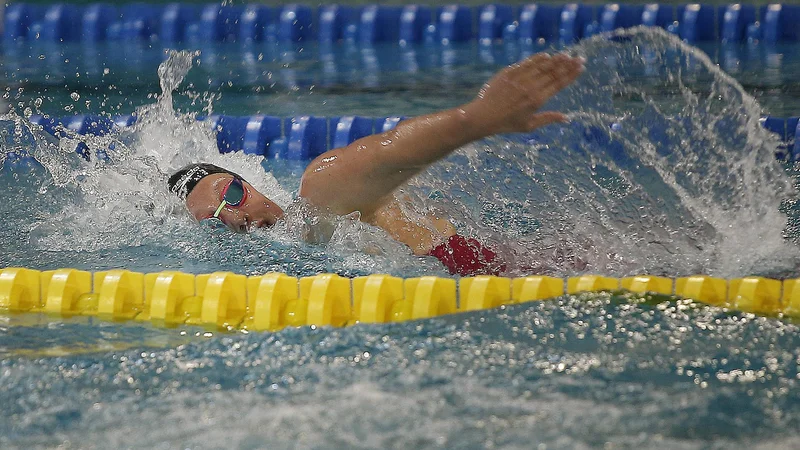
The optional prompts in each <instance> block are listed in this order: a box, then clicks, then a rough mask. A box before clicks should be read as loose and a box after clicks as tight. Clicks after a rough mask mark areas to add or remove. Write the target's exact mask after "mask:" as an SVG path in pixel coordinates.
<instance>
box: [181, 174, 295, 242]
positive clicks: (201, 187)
mask: <svg viewBox="0 0 800 450" xmlns="http://www.w3.org/2000/svg"><path fill="white" fill-rule="evenodd" d="M232 178H233V177H232V176H231V175H228V174H224V173H216V174H211V175H209V176H207V177H205V178H203V179H202V180H200V182H198V183H197V186H195V188H194V189H193V190H192V192H191V193H190V194H189V196H188V197H186V206H187V207H188V208H189V213H190V214H191V215H192V216H193V217H194V218H195V220H197V221H198V222H199V221H201V220H203V219H207V218H209V217H211V216H212V215H213V214H214V211H216V210H217V208H218V207H219V204H220V203H221V202H222V191H223V189H225V186H226V185H227V184H228V183H229V182H230V181H231V179H232ZM242 184H243V185H244V188H245V190H246V191H247V198H246V199H245V201H244V203H242V204H241V205H239V206H237V207H233V206H228V205H226V206H225V207H224V208H222V210H221V211H220V213H219V219H220V220H221V221H222V223H224V224H225V225H226V226H227V227H228V228H230V229H231V230H233V231H236V232H239V233H246V232H247V231H248V230H250V229H253V228H261V227H268V226H272V225H274V224H275V222H277V221H278V220H279V219H280V218H281V217H283V210H282V209H281V207H280V206H278V205H276V204H275V202H273V201H272V200H270V199H268V198H267V197H265V196H264V195H263V194H262V193H260V192H258V191H257V190H256V189H255V188H254V187H253V186H252V185H251V184H250V183H248V182H246V181H245V182H244V183H242Z"/></svg>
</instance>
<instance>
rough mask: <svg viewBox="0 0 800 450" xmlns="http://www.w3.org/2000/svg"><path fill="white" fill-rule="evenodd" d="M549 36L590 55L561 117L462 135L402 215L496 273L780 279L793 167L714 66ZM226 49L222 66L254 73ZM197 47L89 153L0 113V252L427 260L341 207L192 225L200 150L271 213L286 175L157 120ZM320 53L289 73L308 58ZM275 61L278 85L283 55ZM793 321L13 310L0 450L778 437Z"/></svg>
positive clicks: (294, 268) (94, 263)
mask: <svg viewBox="0 0 800 450" xmlns="http://www.w3.org/2000/svg"><path fill="white" fill-rule="evenodd" d="M569 51H571V52H573V53H578V54H581V55H585V56H586V57H587V59H588V61H589V63H588V66H589V70H588V71H587V74H586V75H585V76H584V77H583V78H582V79H581V80H580V82H579V83H578V84H577V85H576V86H574V87H571V88H570V89H568V90H567V91H565V92H564V93H563V94H561V95H559V96H558V98H557V99H555V100H554V102H553V104H552V105H551V106H552V107H554V108H561V109H564V110H567V111H570V115H571V118H572V123H571V124H568V125H564V126H553V127H549V128H546V129H543V130H539V131H537V132H535V133H532V134H530V135H525V136H509V137H502V138H493V139H489V140H486V141H483V142H479V143H476V144H473V145H470V146H467V147H466V148H464V149H462V150H461V151H459V152H458V153H457V154H455V155H453V156H452V157H450V158H448V159H447V160H446V161H444V162H443V163H442V164H440V165H437V166H436V167H434V168H431V169H430V170H429V171H428V172H427V173H425V174H424V175H423V176H421V177H419V178H418V179H416V180H415V181H414V182H413V183H412V185H411V186H409V187H408V188H407V189H406V190H405V194H407V195H408V197H409V198H410V199H411V201H412V206H413V208H416V209H417V212H425V210H426V209H428V208H431V209H437V210H440V211H445V212H446V213H447V214H449V215H450V216H451V217H453V220H454V221H455V223H456V225H457V226H458V228H459V230H460V231H461V232H462V233H465V234H473V235H477V236H479V237H481V238H482V239H484V240H487V241H490V242H493V243H495V244H496V245H497V246H498V247H500V248H501V249H502V251H504V252H506V253H507V256H509V257H514V258H515V260H516V264H515V265H514V266H513V269H512V270H513V271H517V272H528V271H532V270H540V271H545V272H548V273H554V274H557V275H567V274H570V273H575V272H581V271H586V272H589V271H592V272H603V273H610V274H616V275H623V274H631V273H638V272H650V273H655V274H668V275H672V276H676V275H681V274H687V273H692V272H695V271H703V272H709V273H712V274H716V275H720V276H739V275H746V274H749V273H752V272H755V273H789V274H793V275H797V274H796V273H794V271H795V270H796V269H794V267H795V266H796V263H797V260H798V258H797V251H796V247H795V246H794V244H793V243H792V242H791V241H789V240H786V239H784V238H783V237H782V235H783V233H784V229H785V227H786V220H787V219H786V216H785V215H783V213H781V212H780V209H781V205H782V204H783V205H784V208H787V205H791V204H792V201H793V198H794V189H793V187H792V180H793V179H792V178H791V177H790V172H787V171H786V170H785V169H784V167H783V166H782V165H781V164H780V163H779V162H778V161H776V160H775V158H774V156H773V152H774V150H775V148H776V146H777V141H775V139H774V137H773V136H771V135H769V134H768V133H766V132H765V131H764V130H763V129H762V128H761V127H760V126H759V125H758V123H757V118H758V116H759V113H760V106H759V104H758V103H756V102H755V100H753V98H752V97H750V96H749V95H747V94H746V93H745V91H743V90H742V88H741V86H740V85H739V84H737V83H736V82H734V81H733V80H732V79H731V78H729V77H728V76H726V75H724V74H722V73H721V72H720V71H719V70H718V69H717V68H716V67H714V65H713V64H711V63H710V61H709V60H708V59H706V58H705V57H704V56H703V55H702V54H698V53H696V50H695V49H693V48H690V47H687V46H685V45H683V44H682V43H680V42H679V41H677V39H675V38H673V37H670V36H667V35H665V34H663V33H659V32H653V31H637V32H633V33H630V34H628V35H626V36H625V37H624V39H618V40H615V41H608V40H602V39H594V40H590V41H587V42H584V43H582V44H580V45H578V46H576V47H573V48H571V49H570V50H569ZM219 56H220V55H216V57H219ZM252 56H253V58H251V61H250V63H249V64H251V65H252V66H253V67H254V68H253V69H252V71H250V72H248V73H247V74H246V75H243V76H248V77H253V76H255V77H256V78H258V77H259V76H261V75H259V74H258V70H259V69H258V68H255V67H257V66H258V63H257V62H255V61H259V59H258V55H252ZM355 56H356V57H359V58H360V57H361V54H357V55H355ZM367 56H368V57H376V58H378V59H379V60H378V61H377V64H378V65H381V64H384V62H383V61H380V56H379V55H369V54H367ZM490 56H491V55H482V57H486V58H489V57H490ZM501 56H502V55H499V56H498V55H495V56H492V57H501ZM428 57H431V58H433V57H436V58H438V57H442V58H444V59H446V60H448V61H450V62H451V63H452V64H451V65H450V66H449V68H442V69H441V71H442V72H446V71H452V73H450V74H449V75H448V77H450V78H448V79H449V80H451V81H449V82H451V83H454V84H453V86H457V85H458V84H457V82H456V81H453V80H455V79H456V78H457V76H456V73H457V71H458V70H457V68H458V67H460V64H462V63H459V62H458V58H459V56H458V55H453V54H450V55H445V54H443V53H442V54H437V55H434V56H429V55H427V54H425V53H419V54H417V55H416V58H417V59H416V61H417V64H419V67H420V68H419V69H418V70H419V71H420V72H419V74H420V78H417V76H413V77H409V76H407V77H406V78H407V79H412V80H413V79H416V81H408V83H420V84H423V85H425V84H426V83H427V81H426V79H425V77H428V76H431V72H433V73H434V75H433V76H434V77H438V76H439V75H438V74H437V73H436V70H439V69H436V70H429V69H428V68H426V67H427V66H425V64H426V63H425V62H424V61H423V59H425V58H428ZM450 58H455V59H450ZM195 59H196V55H195V54H193V53H189V52H184V53H176V54H173V55H172V56H171V57H170V59H169V60H168V61H167V62H165V63H164V65H162V66H161V69H160V70H159V72H158V73H159V76H160V77H161V78H160V81H161V84H162V86H163V87H164V93H163V94H161V95H159V96H158V97H159V101H158V102H156V103H153V104H150V105H148V106H146V107H144V108H142V109H141V110H140V111H139V115H140V120H139V122H138V123H137V125H136V126H134V127H132V128H130V129H128V130H126V131H121V132H118V133H112V134H110V135H108V136H104V137H97V138H82V139H84V141H85V142H84V143H85V145H86V146H87V148H88V149H89V151H90V152H91V153H92V154H96V153H97V152H98V151H100V152H103V153H105V154H106V155H107V156H106V157H105V159H101V158H92V159H91V160H90V161H86V160H83V159H81V158H80V157H78V156H77V155H76V154H75V148H76V145H77V143H78V139H79V138H78V137H77V136H68V137H66V138H63V139H61V140H56V139H54V138H52V137H50V136H48V135H46V134H44V133H43V132H42V131H41V130H39V129H37V127H31V126H30V124H29V123H27V121H25V120H24V119H22V118H20V117H19V116H18V115H17V114H16V113H14V112H12V113H10V114H8V115H5V116H4V117H3V119H2V122H1V123H0V125H2V126H0V137H2V140H0V143H1V144H0V148H1V149H2V151H0V160H2V161H3V162H4V164H5V168H4V169H3V172H2V175H0V190H2V191H3V192H5V194H4V195H5V198H6V199H7V201H5V202H0V214H1V215H2V216H3V218H4V221H3V223H2V224H1V225H0V240H2V242H3V246H1V247H0V265H3V266H5V265H21V266H27V267H35V268H39V269H51V268H57V267H77V268H82V269H89V270H98V269H106V268H109V267H126V268H130V269H133V270H139V271H144V272H154V271H159V270H163V269H168V268H172V269H179V270H184V271H186V272H193V273H201V272H211V271H214V270H233V271H236V272H239V273H245V274H256V273H263V272H266V271H281V272H286V273H289V274H292V275H308V274H313V273H319V272H338V273H340V274H343V275H348V276H352V275H357V274H365V273H374V272H388V273H393V274H396V275H401V276H415V275H421V274H438V275H443V274H444V273H443V270H442V268H441V266H440V265H439V264H438V262H437V261H435V260H432V258H418V257H414V256H413V255H411V254H410V252H409V251H408V250H407V249H405V248H403V247H402V246H400V245H398V244H396V243H393V242H392V241H391V240H389V239H388V238H387V237H386V236H385V235H384V234H383V233H382V232H381V231H380V230H377V229H374V228H372V227H368V226H365V225H363V224H360V223H359V222H357V221H354V220H347V219H342V220H341V221H340V223H339V225H338V226H339V229H338V234H337V239H335V240H334V241H333V242H331V243H330V244H328V245H309V244H305V243H303V242H302V241H301V240H300V239H299V238H298V237H297V235H296V233H294V232H293V231H292V227H291V226H290V225H291V224H290V223H285V224H283V225H281V226H279V227H276V228H275V229H273V230H269V231H261V232H257V233H252V234H249V235H246V236H239V235H232V234H230V233H224V232H215V231H214V230H209V229H205V228H202V227H198V226H197V225H196V224H194V223H193V222H192V221H191V220H190V219H189V218H188V216H187V215H186V213H185V210H184V208H183V206H182V205H181V204H180V202H178V201H177V199H174V198H173V197H172V196H170V195H168V194H167V192H166V187H165V180H166V176H167V174H168V173H169V172H170V171H171V170H174V169H175V168H177V167H180V166H182V165H184V164H186V163H188V162H190V161H193V160H206V161H210V162H214V163H217V164H220V165H223V166H226V167H229V168H231V169H233V170H235V171H236V172H239V173H241V174H242V175H243V176H244V177H245V178H246V179H248V180H249V181H251V182H252V183H253V184H254V185H256V186H257V187H258V188H259V189H261V190H263V191H264V192H266V193H268V195H270V196H271V197H273V198H274V199H275V200H277V201H278V203H280V204H281V205H282V206H287V207H288V205H290V204H291V202H292V195H291V194H290V193H291V192H294V191H296V189H297V184H298V177H299V173H301V171H302V169H303V167H302V166H301V165H297V164H295V163H292V162H285V161H273V162H268V163H267V162H262V161H261V160H259V159H258V158H255V157H249V156H245V155H239V154H229V155H220V154H218V152H217V150H216V143H215V139H214V136H213V135H212V134H211V132H210V131H209V130H208V129H207V128H206V126H205V125H204V124H203V123H201V122H196V121H195V118H194V117H193V116H192V115H186V114H176V113H175V111H174V110H173V102H172V99H171V97H170V93H171V90H172V89H174V88H175V87H177V86H179V85H181V82H182V81H183V80H184V78H185V76H187V72H188V73H190V74H191V73H193V72H198V69H200V70H199V72H201V73H202V71H203V70H205V68H206V67H207V65H205V64H204V63H200V66H199V67H197V62H196V61H194V63H193V60H195ZM159 60H160V59H159ZM338 61H339V60H336V61H326V62H325V64H336V63H338ZM292 64H294V63H292ZM192 67H193V68H192ZM326 67H327V66H326ZM409 67H413V65H409ZM441 67H445V66H441ZM190 68H192V69H191V71H190ZM328 69H330V67H327V69H324V70H328ZM324 70H323V69H321V71H320V72H315V71H314V70H311V71H310V72H311V73H312V75H313V76H320V77H324V76H334V75H332V74H327V75H325V73H324ZM338 70H340V72H338V73H342V72H341V69H338ZM294 73H295V76H296V78H295V81H296V82H298V83H299V81H298V80H299V79H300V78H301V77H302V76H305V75H304V74H305V73H306V70H305V69H303V70H301V69H300V68H299V67H298V68H297V70H296V72H294ZM314 74H315V75H314ZM486 75H488V71H487V73H485V74H481V75H480V76H479V75H475V76H476V78H481V77H482V78H484V79H485V76H486ZM149 76H153V75H152V73H151V74H150V75H149ZM265 76H266V75H265ZM381 76H382V75H381ZM190 77H191V76H190ZM334 78H335V76H334ZM62 82H63V80H62ZM190 82H191V80H190ZM275 82H276V83H278V81H275ZM385 82H386V80H385V79H383V78H381V79H380V83H385ZM468 85H470V83H466V84H465V85H464V86H468ZM233 86H236V84H235V83H234V84H233ZM193 89H197V90H198V91H199V92H203V90H204V89H205V88H204V87H200V85H199V84H196V85H195V87H194V88H193ZM327 89H330V90H331V91H330V92H333V90H335V89H336V88H335V87H330V86H328V87H327ZM454 89H456V90H457V89H458V88H457V87H456V88H454ZM470 89H471V87H470ZM245 91H246V90H245ZM27 92H30V91H27ZM465 92H466V89H465ZM26 95H27V94H26ZM226 95H227V94H226ZM321 95H323V98H326V97H324V95H325V94H321ZM79 96H80V99H81V100H84V99H86V96H85V95H84V93H83V92H81V93H79ZM456 96H457V95H456ZM211 97H213V95H211ZM309 97H314V95H311V96H309ZM212 107H213V108H216V107H217V105H216V104H213V105H212ZM104 112H107V113H113V112H115V109H114V108H113V107H112V108H111V109H109V110H104ZM25 155H30V156H33V157H34V158H35V161H36V162H32V161H33V160H31V159H27V160H26V159H24V158H22V157H24V156H25ZM21 158H22V159H21ZM263 169H267V170H263ZM782 202H783V203H782ZM789 209H790V208H789ZM795 220H796V219H795ZM366 248H371V249H375V248H378V249H381V253H380V254H377V255H375V254H371V253H365V252H363V251H362V250H364V249H366ZM582 265H583V267H581V266H582ZM513 274H514V273H513V272H512V275H513ZM798 331H799V330H798V329H797V326H796V325H795V324H794V323H792V322H791V321H789V320H787V319H783V318H777V319H776V318H767V317H756V316H754V315H751V314H745V313H730V312H727V311H725V310H722V309H718V308H713V307H707V306H704V305H697V304H693V303H691V302H688V301H685V300H678V299H674V298H665V297H658V296H656V297H650V296H645V297H640V296H634V295H610V294H607V293H595V294H584V295H581V296H567V297H563V298H560V299H556V300H553V301H547V302H536V303H529V304H524V305H515V306H510V307H504V308H500V309H496V310H489V311H480V312H475V313H468V314H458V315H452V316H447V317H442V318H437V319H432V320H425V321H419V322H408V323H400V324H389V325H357V326H354V327H348V328H343V329H328V328H298V329H286V330H282V331H280V332H277V333H250V334H246V333H242V334H226V335H219V334H215V333H211V332H207V331H206V330H202V329H195V328H184V327H181V328H175V329H155V328H152V327H151V326H149V325H148V324H146V323H136V322H128V323H125V324H115V323H105V322H98V321H95V320H94V319H90V318H80V317H78V318H72V319H68V320H64V319H59V318H52V317H46V316H41V315H23V316H16V315H15V316H12V317H3V318H0V354H1V355H2V356H3V357H2V358H0V384H2V386H3V389H0V405H2V410H3V415H2V418H0V446H2V447H3V448H52V447H56V446H59V445H60V446H63V447H78V448H95V447H96V448H102V447H113V448H117V447H124V448H172V447H178V446H180V447H196V448H220V447H226V448H227V447H238V448H264V447H269V448H296V447H303V448H308V447H313V448H354V447H356V448H357V447H365V448H408V447H415V448H472V447H495V446H502V447H503V448H525V449H527V448H531V447H532V446H533V445H534V443H535V445H537V446H541V445H543V446H546V447H548V448H576V447H600V446H612V447H636V448H708V447H709V446H712V447H714V446H718V447H728V446H749V445H750V444H753V445H755V444H756V443H757V444H759V445H762V446H765V447H782V448H793V447H797V445H798V443H800V436H798V434H797V430H798V429H799V426H800V398H799V397H798V392H799V391H798V389H797V386H796V384H797V381H798V376H800V375H798V368H799V367H800V350H798V349H800V345H798V344H800V343H798V335H799V334H798Z"/></svg>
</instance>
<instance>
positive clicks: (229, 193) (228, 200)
mask: <svg viewBox="0 0 800 450" xmlns="http://www.w3.org/2000/svg"><path fill="white" fill-rule="evenodd" d="M581 72H583V60H582V59H581V58H575V57H570V56H567V55H564V54H556V55H552V56H551V55H549V54H547V53H539V54H536V55H534V56H531V57H530V58H528V59H526V60H524V61H522V62H520V63H517V64H514V65H511V66H509V67H506V68H505V69H503V70H502V71H500V72H499V73H497V74H496V75H495V76H494V77H492V79H491V80H489V81H488V82H487V83H486V84H485V85H484V86H483V87H482V88H481V90H480V92H479V93H478V95H477V96H476V97H475V99H474V100H472V101H471V102H469V103H467V104H464V105H462V106H460V107H457V108H453V109H448V110H445V111H440V112H437V113H434V114H429V115H425V116H420V117H415V118H412V119H408V120H404V121H402V122H400V123H399V124H398V125H397V127H395V128H394V129H392V130H389V131H386V132H384V133H381V134H376V135H371V136H367V137H364V138H361V139H359V140H357V141H355V142H353V143H352V144H350V145H348V146H346V147H342V148H337V149H333V150H330V151H328V152H325V153H323V154H322V155H320V156H318V157H317V158H316V159H314V160H313V161H312V162H311V163H310V164H309V165H308V167H307V168H306V169H305V172H304V173H303V177H302V179H301V182H300V189H299V193H298V194H299V196H300V197H301V198H302V199H304V200H305V201H307V202H308V203H309V204H311V205H314V206H316V207H318V208H321V209H322V210H325V211H327V212H330V213H332V214H336V215H339V216H342V215H347V214H350V213H353V212H356V211H357V212H359V213H360V215H361V216H360V220H362V221H364V222H366V223H369V224H371V225H374V226H377V227H380V228H382V229H383V230H384V231H385V232H386V233H388V234H389V236H391V237H392V238H393V239H395V240H397V241H399V242H402V243H403V244H405V245H407V246H408V247H409V248H410V249H411V251H412V252H413V253H414V254H415V255H429V256H434V257H436V258H437V259H439V260H440V261H441V262H442V263H443V264H444V265H445V266H446V267H447V269H448V270H449V271H450V273H452V274H459V275H464V276H468V275H477V274H499V273H501V272H503V271H505V269H506V267H505V264H504V263H503V262H502V261H500V259H499V258H498V255H497V253H496V252H495V251H493V250H492V249H490V248H488V247H486V246H484V245H482V244H481V243H480V242H478V241H477V240H475V239H469V238H465V237H463V236H460V235H459V234H457V232H456V230H455V227H454V226H453V225H452V223H450V221H449V220H447V219H446V218H438V217H433V218H431V220H430V221H426V222H427V223H420V222H419V221H414V220H411V219H410V218H409V217H408V216H407V215H406V214H405V213H404V212H403V210H402V208H401V205H400V203H399V201H398V200H397V199H396V198H395V195H394V194H395V191H396V190H397V189H398V188H400V187H402V186H403V185H404V184H405V183H406V182H407V181H408V180H410V179H411V178H412V177H414V176H415V175H417V174H418V173H420V172H421V171H423V170H425V168H427V167H428V166H429V165H431V164H433V163H435V162H437V161H439V160H441V159H442V158H444V157H445V156H447V155H449V154H450V153H451V152H453V151H455V150H456V149H458V148H460V147H462V146H464V145H466V144H468V143H470V142H473V141H476V140H479V139H482V138H485V137H489V136H492V135H496V134H502V133H517V132H529V131H532V130H534V129H536V128H539V127H542V126H545V125H548V124H552V123H556V122H566V121H567V117H566V116H565V115H564V114H562V113H560V112H556V111H544V112H540V111H539V109H540V108H541V107H542V106H544V105H545V103H547V101H548V100H549V99H550V98H552V97H553V96H554V95H555V94H556V93H558V92H559V91H561V90H562V89H563V88H565V87H566V86H568V85H570V84H571V83H572V82H573V81H575V79H576V78H577V77H578V76H579V75H580V74H581ZM168 184H169V188H170V190H171V191H172V192H173V193H175V194H176V195H177V196H178V197H179V198H181V199H183V200H185V202H186V206H187V208H188V209H189V213H190V214H191V215H192V216H193V217H194V218H195V219H196V220H197V221H203V220H206V219H212V220H219V221H221V222H222V223H223V224H225V225H226V226H227V227H228V228H230V229H232V230H234V231H237V232H246V231H247V230H249V229H252V228H259V227H269V226H272V225H274V224H275V223H276V222H277V221H279V220H281V219H282V218H283V215H284V212H283V210H282V209H281V208H280V207H279V206H278V205H277V204H275V203H274V202H273V201H272V200H270V199H269V198H267V197H265V196H264V195H263V194H261V193H260V192H258V191H257V190H256V189H255V188H253V186H252V185H251V184H250V183H248V182H247V181H245V180H244V179H243V178H242V177H241V176H239V175H237V174H235V173H233V172H230V171H228V170H226V169H223V168H221V167H217V166H214V165H211V164H191V165H189V166H187V167H184V168H182V169H181V170H179V171H178V172H176V173H175V174H173V175H172V176H171V177H170V178H169V182H168Z"/></svg>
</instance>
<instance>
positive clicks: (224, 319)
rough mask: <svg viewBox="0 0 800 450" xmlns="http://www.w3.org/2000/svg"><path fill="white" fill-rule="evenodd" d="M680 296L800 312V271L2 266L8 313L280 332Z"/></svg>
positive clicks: (0, 288) (0, 302)
mask: <svg viewBox="0 0 800 450" xmlns="http://www.w3.org/2000/svg"><path fill="white" fill-rule="evenodd" d="M620 289H624V290H627V291H630V292H635V293H654V294H662V295H675V296H678V297H684V298H689V299H693V300H697V301H700V302H703V303H706V304H709V305H714V306H720V307H726V308H730V309H736V310H741V311H746V312H752V313H756V314H766V315H786V316H800V279H788V280H774V279H769V278H761V277H746V278H735V279H729V280H727V279H722V278H713V277H709V276H705V275H697V276H691V277H684V278H675V279H673V278H665V277H656V276H650V275H640V276H635V277H628V278H610V277H604V276H600V275H583V276H578V277H572V278H567V279H562V278H553V277H547V276H528V277H521V278H503V277H494V276H477V277H470V278H460V279H452V278H440V277H419V278H398V277H393V276H389V275H369V276H364V277H356V278H352V279H351V278H344V277H341V276H338V275H335V274H321V275H314V276H309V277H303V278H299V279H298V278H294V277H290V276H288V275H285V274H281V273H269V274H266V275H260V276H249V277H248V276H245V275H240V274H236V273H232V272H214V273H211V274H201V275H193V274H187V273H183V272H177V271H165V272H158V273H139V272H132V271H129V270H123V269H115V270H108V271H101V272H94V273H92V272H86V271H82V270H77V269H58V270H48V271H39V270H33V269H26V268H18V267H9V268H5V269H0V312H11V313H22V312H39V313H46V314H52V315H57V316H62V317H72V316H96V317H99V318H100V319H103V320H110V321H126V320H136V321H149V322H151V323H152V324H154V325H155V326H164V327H173V326H178V325H182V324H187V325H200V326H205V327H208V328H212V329H217V330H229V331H233V330H250V331H274V330H278V329H281V328H284V327H287V326H304V325H316V326H326V325H328V326H337V327H338V326H346V325H352V324H355V323H359V322H363V323H385V322H400V321H404V320H415V319H423V318H428V317H436V316H441V315H445V314H453V313H458V312H464V311H475V310H482V309H489V308H496V307H499V306H501V305H507V304H515V303H524V302H529V301H536V300H546V299H549V298H554V297H559V296H562V295H564V294H575V293H579V292H587V291H616V290H620Z"/></svg>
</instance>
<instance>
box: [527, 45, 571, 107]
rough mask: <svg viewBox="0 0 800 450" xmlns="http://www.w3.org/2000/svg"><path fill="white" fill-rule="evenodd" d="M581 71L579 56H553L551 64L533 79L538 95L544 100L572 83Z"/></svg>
mask: <svg viewBox="0 0 800 450" xmlns="http://www.w3.org/2000/svg"><path fill="white" fill-rule="evenodd" d="M581 73H583V61H582V60H581V59H579V58H570V57H568V56H566V55H557V56H555V57H553V64H551V65H550V66H549V67H548V68H547V70H545V71H543V72H542V73H540V74H539V75H538V80H536V81H534V82H533V83H535V84H536V85H537V86H536V88H535V89H536V91H537V94H538V95H541V96H542V97H543V98H544V99H545V101H546V100H547V99H549V98H550V97H552V96H554V95H555V94H556V93H558V92H559V91H560V90H562V89H564V88H565V87H567V86H569V85H570V84H572V83H573V82H574V81H575V79H577V78H578V77H579V76H580V74H581Z"/></svg>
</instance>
